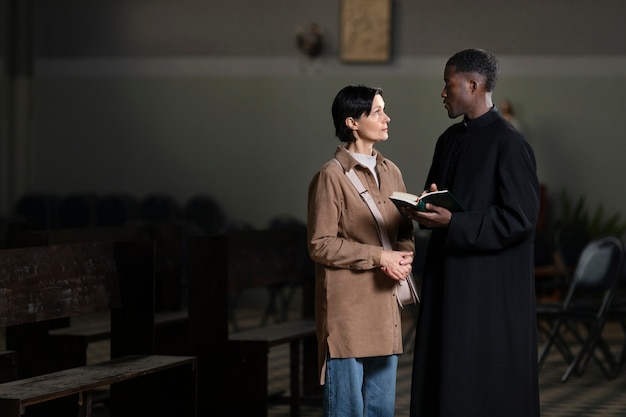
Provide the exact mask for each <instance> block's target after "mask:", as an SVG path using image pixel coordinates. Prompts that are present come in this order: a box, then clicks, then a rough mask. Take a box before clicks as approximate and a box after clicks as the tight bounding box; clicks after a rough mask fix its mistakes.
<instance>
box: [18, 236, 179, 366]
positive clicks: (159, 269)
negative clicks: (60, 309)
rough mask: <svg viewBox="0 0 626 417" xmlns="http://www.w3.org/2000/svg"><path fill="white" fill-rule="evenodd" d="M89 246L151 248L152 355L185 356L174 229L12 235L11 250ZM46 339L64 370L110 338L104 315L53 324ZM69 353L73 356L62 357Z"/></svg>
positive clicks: (177, 249)
mask: <svg viewBox="0 0 626 417" xmlns="http://www.w3.org/2000/svg"><path fill="white" fill-rule="evenodd" d="M94 241H135V242H153V243H154V251H155V268H154V270H155V273H154V277H155V284H154V287H155V288H154V291H155V303H154V310H155V336H154V337H155V353H159V354H180V353H182V352H185V351H186V350H187V345H186V344H185V342H186V336H187V319H186V316H187V310H186V308H185V309H183V308H182V305H181V299H182V297H181V291H182V277H181V275H182V248H181V246H182V232H181V228H180V226H179V225H176V224H141V225H127V226H109V227H87V228H73V229H46V230H27V231H14V232H12V233H10V234H9V235H8V238H7V243H8V245H9V246H10V247H13V248H17V247H30V246H44V245H59V244H67V243H79V242H94ZM54 327H55V328H53V329H51V330H50V337H49V338H48V345H49V349H53V350H56V351H58V352H65V353H66V354H65V355H63V360H64V363H63V366H65V367H69V366H81V365H85V364H86V363H87V351H88V348H89V346H90V345H91V344H93V343H95V342H99V341H104V340H108V339H109V338H110V337H111V323H110V317H109V315H108V314H101V315H99V316H98V317H97V318H95V319H94V318H92V317H90V318H89V320H87V321H84V320H81V318H80V317H78V318H75V319H72V320H71V321H70V319H64V320H63V321H62V322H61V323H59V322H58V321H57V322H55V324H54ZM68 352H72V355H69V354H67V353H68Z"/></svg>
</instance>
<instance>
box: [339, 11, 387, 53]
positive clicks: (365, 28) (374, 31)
mask: <svg viewBox="0 0 626 417" xmlns="http://www.w3.org/2000/svg"><path fill="white" fill-rule="evenodd" d="M391 2H392V0H341V10H340V19H341V27H340V58H341V60H342V61H344V62H355V63H357V62H362V63H380V62H388V61H389V60H390V59H391V7H392V4H391Z"/></svg>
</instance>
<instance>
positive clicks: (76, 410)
mask: <svg viewBox="0 0 626 417" xmlns="http://www.w3.org/2000/svg"><path fill="white" fill-rule="evenodd" d="M102 311H110V315H111V358H112V360H110V361H105V362H102V363H97V364H89V365H85V366H80V367H74V368H64V367H62V366H61V365H60V364H62V363H63V360H62V358H61V357H59V356H56V352H52V351H50V350H49V349H48V348H47V340H48V337H49V335H48V331H49V323H50V321H51V320H55V319H59V318H64V317H76V316H79V315H88V314H94V313H98V312H102ZM0 327H6V331H7V333H12V335H11V336H12V337H7V348H8V349H9V350H12V351H15V352H17V355H18V367H17V370H18V372H17V373H18V375H17V376H18V378H19V379H17V380H15V381H10V382H5V383H2V384H0V415H1V416H3V417H19V416H22V415H25V416H28V417H30V416H53V415H73V416H76V415H79V416H89V415H91V407H92V394H93V392H94V391H96V390H98V389H102V388H108V389H109V390H110V410H111V415H112V416H115V417H119V416H131V415H132V416H136V415H150V416H163V417H165V416H168V417H169V416H173V415H175V416H196V415H197V407H196V398H197V363H196V358H195V357H194V356H191V355H190V356H167V355H155V354H154V244H152V243H150V242H89V243H78V244H67V245H51V246H41V247H30V248H18V249H4V250H0Z"/></svg>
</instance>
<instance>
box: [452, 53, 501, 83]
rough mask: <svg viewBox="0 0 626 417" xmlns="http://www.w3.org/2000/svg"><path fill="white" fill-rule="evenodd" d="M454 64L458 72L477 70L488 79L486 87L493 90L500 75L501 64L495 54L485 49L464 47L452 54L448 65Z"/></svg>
mask: <svg viewBox="0 0 626 417" xmlns="http://www.w3.org/2000/svg"><path fill="white" fill-rule="evenodd" d="M451 65H454V66H455V67H456V72H475V73H478V74H480V75H482V76H484V77H485V78H486V79H487V82H486V83H485V89H486V90H487V91H493V90H494V89H495V88H496V83H497V82H498V76H499V75H500V64H499V63H498V59H497V58H496V56H495V55H494V54H492V53H491V52H489V51H485V50H484V49H477V48H471V49H464V50H462V51H460V52H457V53H456V54H454V55H452V57H450V59H448V62H446V67H448V66H451Z"/></svg>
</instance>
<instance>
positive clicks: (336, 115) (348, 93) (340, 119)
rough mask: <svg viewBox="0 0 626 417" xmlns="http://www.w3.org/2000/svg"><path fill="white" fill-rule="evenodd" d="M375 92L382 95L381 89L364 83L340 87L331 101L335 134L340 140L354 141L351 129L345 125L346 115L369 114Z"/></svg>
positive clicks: (358, 115)
mask: <svg viewBox="0 0 626 417" xmlns="http://www.w3.org/2000/svg"><path fill="white" fill-rule="evenodd" d="M376 94H380V95H381V96H382V95H383V90H382V89H380V88H377V87H368V86H366V85H348V86H346V87H344V88H342V89H341V90H340V91H339V93H337V96H335V100H334V101H333V106H332V114H333V123H334V124H335V135H336V136H337V138H339V140H340V141H342V142H354V141H355V140H356V139H355V138H354V134H353V132H352V130H351V129H350V128H349V127H348V126H346V119H347V118H348V117H354V118H355V119H358V118H360V117H361V116H362V115H363V114H365V115H366V116H369V114H370V110H371V109H372V103H373V102H374V97H375V96H376Z"/></svg>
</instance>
